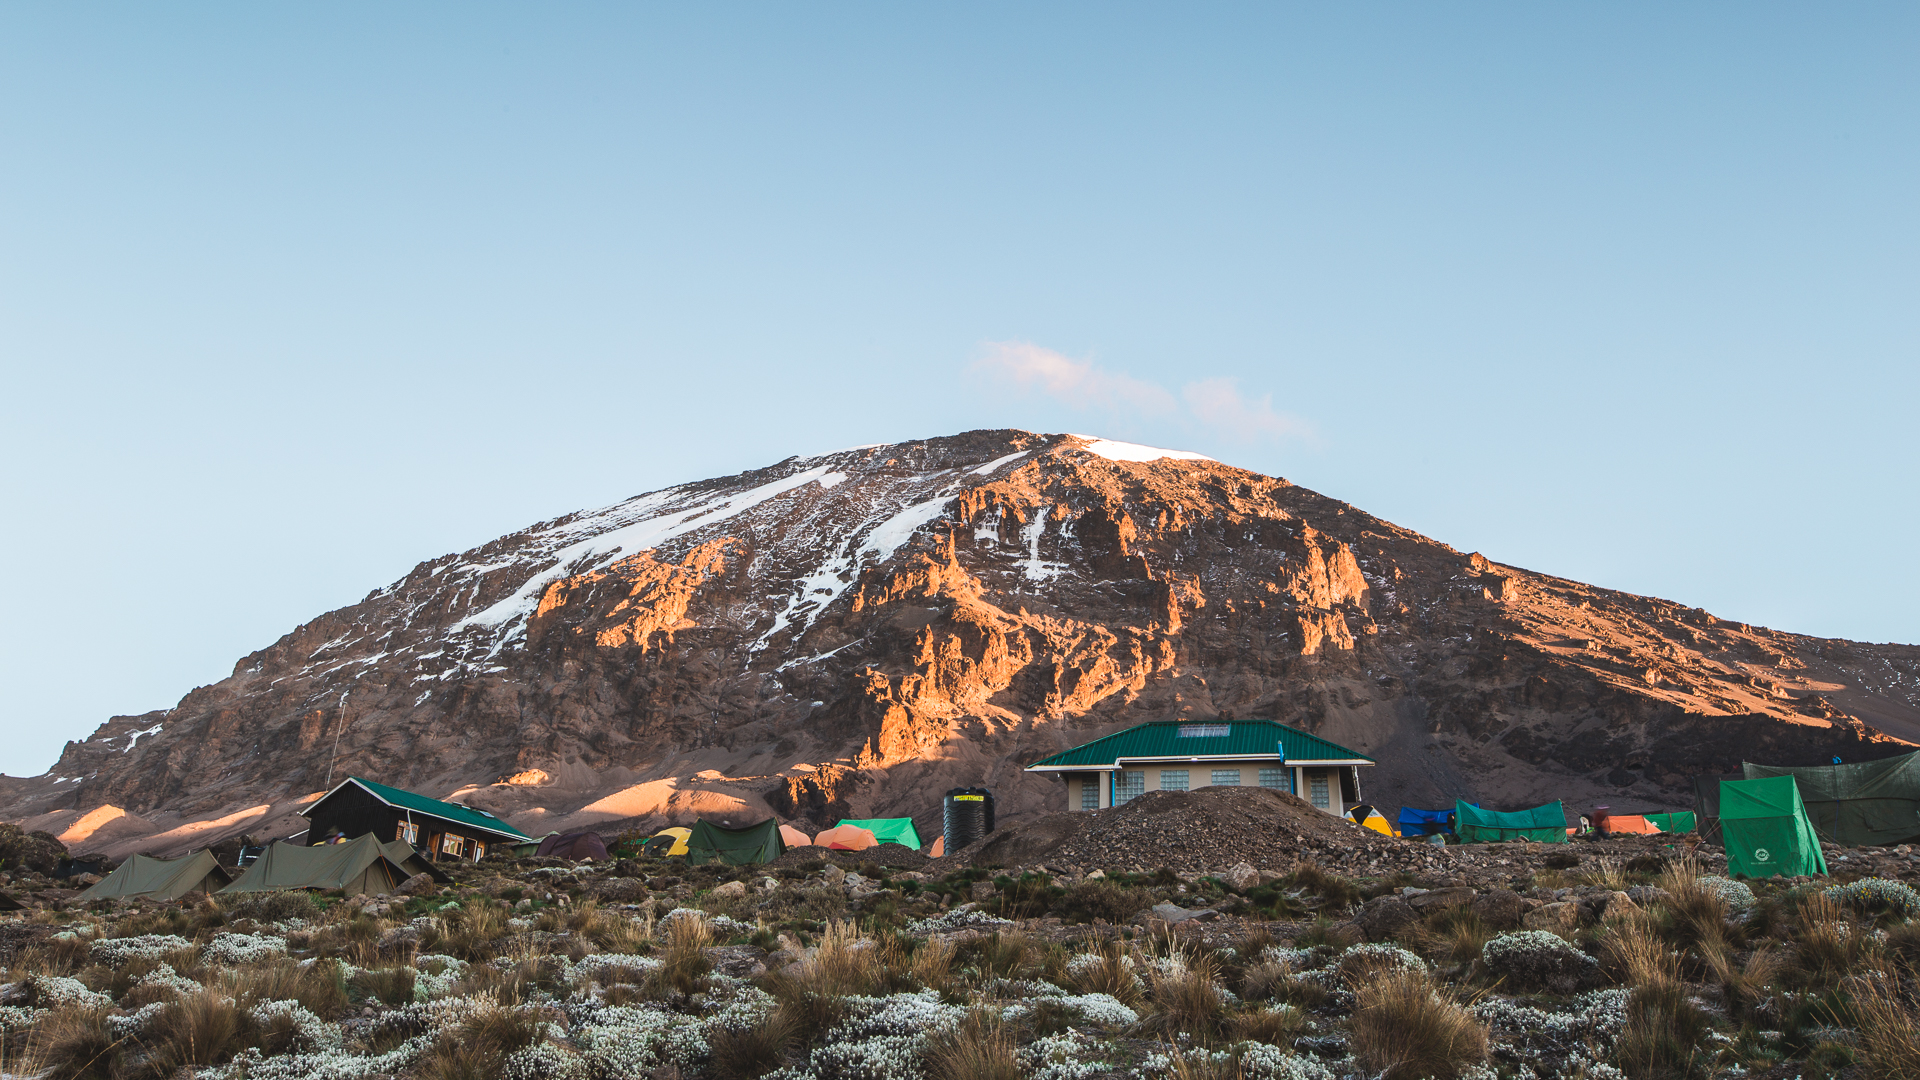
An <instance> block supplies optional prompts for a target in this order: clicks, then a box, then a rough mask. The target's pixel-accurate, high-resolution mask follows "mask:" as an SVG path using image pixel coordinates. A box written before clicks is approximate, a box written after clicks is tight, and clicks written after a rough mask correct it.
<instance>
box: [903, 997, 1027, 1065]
mask: <svg viewBox="0 0 1920 1080" xmlns="http://www.w3.org/2000/svg"><path fill="white" fill-rule="evenodd" d="M925 1058H926V1062H927V1074H928V1076H929V1077H930V1078H931V1080H1024V1078H1025V1076H1026V1075H1027V1074H1026V1070H1024V1069H1022V1068H1021V1067H1020V1062H1019V1060H1018V1059H1017V1058H1016V1057H1015V1056H1014V1038H1013V1032H1012V1030H1011V1029H1009V1028H1008V1027H1007V1025H1006V1024H1004V1023H1002V1022H1001V1021H1000V1018H999V1016H998V1015H997V1014H995V1013H994V1012H992V1011H989V1010H985V1009H976V1010H974V1011H973V1012H970V1013H968V1014H967V1016H966V1019H964V1020H962V1021H961V1022H960V1023H958V1024H955V1025H953V1026H952V1027H946V1028H940V1029H937V1030H935V1031H934V1032H933V1033H932V1034H931V1035H929V1036H928V1038H927V1049H926V1053H925Z"/></svg>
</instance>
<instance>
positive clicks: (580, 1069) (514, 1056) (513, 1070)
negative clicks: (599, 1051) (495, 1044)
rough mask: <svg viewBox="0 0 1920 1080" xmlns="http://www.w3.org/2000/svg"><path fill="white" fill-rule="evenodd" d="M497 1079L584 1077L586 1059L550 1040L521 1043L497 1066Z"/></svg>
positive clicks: (582, 1079)
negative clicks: (498, 1073) (498, 1077)
mask: <svg viewBox="0 0 1920 1080" xmlns="http://www.w3.org/2000/svg"><path fill="white" fill-rule="evenodd" d="M500 1078H501V1080H586V1078H587V1062H586V1059H585V1058H583V1057H581V1056H580V1055H579V1054H575V1053H571V1052H569V1051H567V1050H563V1049H561V1048H560V1047H558V1046H555V1045H554V1044H552V1043H550V1042H539V1043H535V1044H533V1045H532V1046H523V1047H521V1048H520V1049H518V1050H515V1051H514V1052H513V1053H511V1054H508V1055H507V1060H506V1061H504V1062H502V1063H501V1065H500Z"/></svg>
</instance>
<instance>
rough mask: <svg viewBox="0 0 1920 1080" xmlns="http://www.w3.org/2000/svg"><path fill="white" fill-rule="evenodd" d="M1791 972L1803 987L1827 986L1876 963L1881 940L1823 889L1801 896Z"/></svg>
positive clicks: (1790, 965)
mask: <svg viewBox="0 0 1920 1080" xmlns="http://www.w3.org/2000/svg"><path fill="white" fill-rule="evenodd" d="M1797 914H1798V916H1799V923H1800V927H1799V930H1798V932H1797V933H1796V934H1795V935H1794V941H1793V958H1792V960H1791V962H1790V963H1789V964H1788V973H1789V975H1790V976H1791V977H1792V978H1793V979H1794V980H1795V981H1796V983H1797V984H1798V985H1799V986H1801V987H1806V988H1816V989H1826V988H1829V987H1834V986H1838V985H1839V984H1840V983H1841V981H1842V980H1844V979H1846V978H1847V977H1848V976H1850V975H1855V974H1858V973H1859V972H1861V971H1863V970H1865V969H1867V968H1868V967H1870V966H1872V962H1873V961H1874V960H1875V959H1876V957H1875V954H1876V953H1877V952H1878V951H1879V947H1878V942H1877V941H1876V940H1875V939H1874V937H1873V935H1872V934H1870V933H1868V932H1867V928H1866V927H1864V926H1861V925H1860V924H1859V923H1858V922H1857V921H1855V919H1854V918H1853V916H1852V914H1850V913H1849V912H1848V911H1847V910H1846V909H1845V908H1843V907H1841V906H1840V905H1839V904H1836V903H1834V902H1833V901H1832V900H1830V899H1828V898H1827V897H1826V896H1825V895H1824V894H1822V893H1817V892H1816V893H1813V894H1811V895H1809V896H1807V897H1806V898H1804V899H1803V900H1801V902H1800V905H1799V908H1798V911H1797Z"/></svg>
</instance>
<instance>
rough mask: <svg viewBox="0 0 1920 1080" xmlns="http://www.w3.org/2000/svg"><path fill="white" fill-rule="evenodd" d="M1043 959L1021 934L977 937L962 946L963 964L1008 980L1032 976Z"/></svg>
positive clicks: (960, 955)
mask: <svg viewBox="0 0 1920 1080" xmlns="http://www.w3.org/2000/svg"><path fill="white" fill-rule="evenodd" d="M1040 957H1041V951H1040V950H1039V949H1037V948H1035V947H1034V944H1033V940H1032V939H1031V938H1029V937H1027V935H1025V934H1022V933H1020V932H1018V931H1014V932H1012V933H1004V934H1003V933H994V934H989V935H987V936H986V937H981V938H975V939H973V940H972V941H969V942H967V943H965V944H964V945H962V946H961V947H960V952H959V959H960V961H961V962H962V963H963V964H966V965H968V966H970V967H973V968H974V969H975V970H977V971H979V972H980V974H982V975H988V976H995V975H997V976H999V977H1001V978H1006V979H1014V978H1019V977H1020V976H1022V975H1026V974H1031V973H1032V972H1033V971H1034V970H1035V969H1037V968H1038V967H1039V964H1040Z"/></svg>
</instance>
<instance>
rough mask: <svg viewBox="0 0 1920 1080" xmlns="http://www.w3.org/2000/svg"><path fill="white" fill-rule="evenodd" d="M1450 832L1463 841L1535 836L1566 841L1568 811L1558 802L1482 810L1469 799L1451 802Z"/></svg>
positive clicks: (1545, 841) (1545, 840) (1543, 840)
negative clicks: (1526, 806) (1516, 807)
mask: <svg viewBox="0 0 1920 1080" xmlns="http://www.w3.org/2000/svg"><path fill="white" fill-rule="evenodd" d="M1453 832H1454V835H1455V836H1458V837H1459V838H1460V842H1461V843H1463V844H1485V843H1492V842H1495V841H1499V840H1537V841H1539V842H1540V843H1542V844H1564V843H1566V842H1567V812H1566V811H1565V810H1563V809H1561V807H1560V804H1559V803H1558V802H1550V803H1547V804H1546V805H1545V806H1536V807H1534V808H1532V809H1531V810H1514V811H1511V812H1507V813H1502V812H1500V811H1498V810H1482V809H1480V808H1479V807H1477V806H1475V805H1473V804H1472V803H1470V802H1455V803H1454V804H1453Z"/></svg>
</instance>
